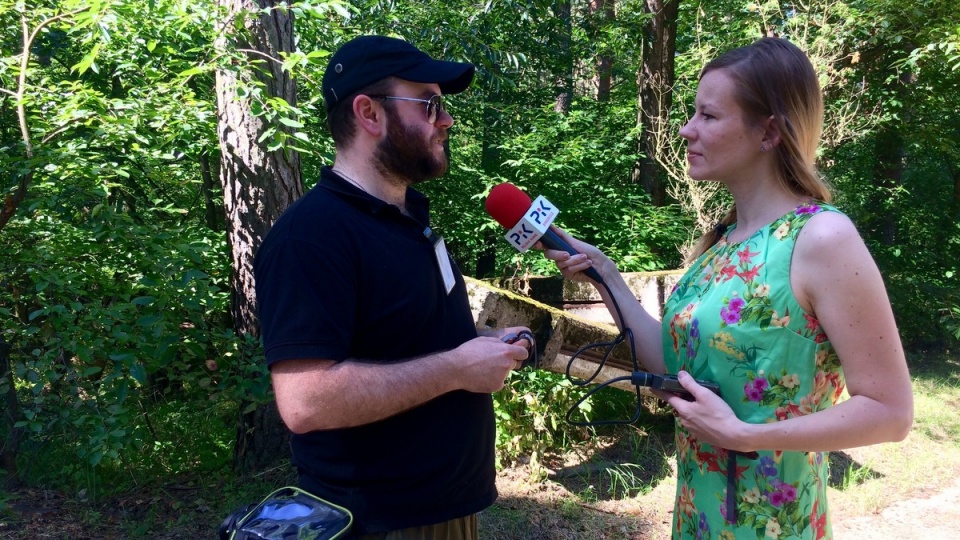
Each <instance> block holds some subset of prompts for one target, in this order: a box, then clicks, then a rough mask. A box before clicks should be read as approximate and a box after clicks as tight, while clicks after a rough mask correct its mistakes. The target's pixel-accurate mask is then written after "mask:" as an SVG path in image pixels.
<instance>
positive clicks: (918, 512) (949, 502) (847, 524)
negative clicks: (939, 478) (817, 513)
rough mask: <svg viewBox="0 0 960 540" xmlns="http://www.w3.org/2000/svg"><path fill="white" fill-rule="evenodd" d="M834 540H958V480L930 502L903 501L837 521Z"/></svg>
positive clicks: (959, 485)
mask: <svg viewBox="0 0 960 540" xmlns="http://www.w3.org/2000/svg"><path fill="white" fill-rule="evenodd" d="M833 536H834V540H890V539H897V540H921V539H922V540H928V539H929V540H948V539H954V540H957V539H960V478H957V479H955V480H954V481H953V484H952V485H951V486H950V487H948V488H946V489H945V490H943V491H941V492H939V493H937V494H936V495H934V496H931V497H929V498H922V499H904V500H902V501H898V502H895V503H893V504H892V505H890V506H888V507H887V508H884V509H883V510H882V511H880V512H879V513H877V514H873V515H867V516H857V517H852V518H848V519H838V520H837V521H836V522H835V523H834V524H833Z"/></svg>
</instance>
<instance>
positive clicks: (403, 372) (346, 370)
mask: <svg viewBox="0 0 960 540" xmlns="http://www.w3.org/2000/svg"><path fill="white" fill-rule="evenodd" d="M526 344H527V342H526V341H524V340H520V341H519V342H517V343H516V344H507V343H504V342H503V341H501V340H500V339H498V338H496V337H478V338H475V339H472V340H470V341H468V342H466V343H464V344H463V345H461V346H459V347H457V348H456V349H453V350H449V351H444V352H440V353H436V354H431V355H427V356H421V357H418V358H414V359H410V360H406V361H400V362H392V363H389V364H380V363H372V362H363V361H362V360H355V359H347V360H344V361H342V362H335V361H332V360H312V359H309V360H306V359H305V360H282V361H279V362H276V363H275V364H273V365H272V366H271V370H270V374H271V379H272V382H273V389H274V394H275V395H276V399H277V407H278V409H279V411H280V416H281V417H282V418H283V421H284V423H285V424H286V425H287V427H288V428H289V429H290V430H291V431H293V432H294V433H306V432H308V431H315V430H323V429H338V428H346V427H353V426H361V425H364V424H369V423H371V422H376V421H378V420H382V419H384V418H388V417H390V416H393V415H395V414H398V413H401V412H403V411H406V410H408V409H412V408H414V407H416V406H418V405H421V404H423V403H426V402H427V401H430V400H431V399H433V398H435V397H437V396H440V395H442V394H445V393H447V392H451V391H454V390H466V391H469V392H477V393H492V392H496V391H497V390H500V389H501V388H503V383H504V379H505V378H506V376H507V374H508V373H509V372H510V370H512V369H516V368H517V367H519V366H520V365H521V364H522V362H523V360H524V359H526V357H527V353H528V351H527V349H526V348H525V345H526Z"/></svg>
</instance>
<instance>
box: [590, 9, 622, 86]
mask: <svg viewBox="0 0 960 540" xmlns="http://www.w3.org/2000/svg"><path fill="white" fill-rule="evenodd" d="M590 13H591V15H592V18H593V20H594V21H598V22H597V25H596V26H597V27H598V30H600V31H599V32H597V34H602V31H603V30H605V29H606V28H608V27H610V26H613V25H614V24H615V22H616V1H615V0H593V1H592V2H590ZM596 69H597V76H596V77H597V101H599V102H600V103H604V102H607V101H609V100H610V89H611V88H612V80H613V55H612V54H610V53H608V52H602V53H600V55H599V56H598V57H597V59H596Z"/></svg>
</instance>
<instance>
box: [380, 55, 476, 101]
mask: <svg viewBox="0 0 960 540" xmlns="http://www.w3.org/2000/svg"><path fill="white" fill-rule="evenodd" d="M475 71H476V68H475V67H474V66H473V64H466V63H463V62H447V61H445V60H432V59H431V60H430V61H429V62H424V63H422V64H418V65H416V66H414V67H411V68H409V69H405V70H403V71H400V72H398V73H395V74H394V76H396V77H399V78H401V79H405V80H408V81H412V82H419V83H436V84H438V85H440V91H441V92H443V93H444V94H459V93H460V92H463V91H464V90H466V89H467V88H469V87H470V83H471V82H473V75H474V72H475Z"/></svg>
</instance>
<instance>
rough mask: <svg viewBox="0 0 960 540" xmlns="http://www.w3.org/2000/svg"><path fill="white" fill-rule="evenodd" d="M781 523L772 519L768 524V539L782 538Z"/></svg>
mask: <svg viewBox="0 0 960 540" xmlns="http://www.w3.org/2000/svg"><path fill="white" fill-rule="evenodd" d="M780 532H781V530H780V522H779V521H777V518H770V521H768V522H767V534H766V536H767V538H780Z"/></svg>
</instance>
